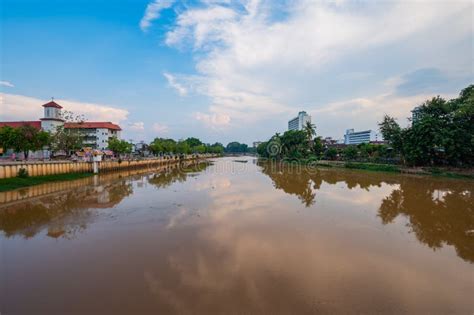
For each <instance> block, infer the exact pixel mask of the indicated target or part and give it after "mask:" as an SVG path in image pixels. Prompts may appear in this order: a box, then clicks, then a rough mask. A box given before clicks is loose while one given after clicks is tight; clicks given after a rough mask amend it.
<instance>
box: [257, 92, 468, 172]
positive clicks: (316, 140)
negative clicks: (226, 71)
mask: <svg viewBox="0 0 474 315" xmlns="http://www.w3.org/2000/svg"><path fill="white" fill-rule="evenodd" d="M415 111H416V119H415V121H411V125H410V126H409V127H406V128H402V127H400V125H399V124H398V123H397V121H396V119H395V118H393V117H390V116H388V115H386V116H385V117H384V118H383V120H382V121H381V122H380V123H379V127H380V131H381V133H382V135H383V138H384V139H385V143H384V144H372V143H362V144H359V145H347V146H345V145H334V144H328V143H326V142H325V140H323V139H322V137H320V136H317V134H316V126H315V125H314V124H311V123H309V122H308V123H306V125H305V126H304V128H303V130H289V131H286V132H284V133H283V134H280V133H276V134H275V135H274V136H272V137H271V138H270V139H269V140H268V141H266V142H263V143H261V144H260V145H259V146H258V147H257V153H258V155H259V156H261V157H265V158H272V159H276V160H280V159H289V160H308V159H309V160H312V159H315V160H319V159H326V160H345V161H363V162H376V163H400V164H404V165H409V166H442V165H451V166H472V165H474V85H470V86H468V87H467V88H465V89H463V90H462V91H461V93H460V95H459V97H457V98H455V99H452V100H445V99H443V98H441V97H439V96H437V97H434V98H432V99H430V100H427V101H425V102H424V103H423V104H421V105H420V106H418V107H416V108H415Z"/></svg>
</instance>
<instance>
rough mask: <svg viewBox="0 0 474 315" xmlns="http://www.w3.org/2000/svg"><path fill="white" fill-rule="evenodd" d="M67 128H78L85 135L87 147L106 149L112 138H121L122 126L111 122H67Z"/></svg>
mask: <svg viewBox="0 0 474 315" xmlns="http://www.w3.org/2000/svg"><path fill="white" fill-rule="evenodd" d="M64 128H65V129H76V130H78V131H79V132H80V133H81V134H82V136H83V137H84V139H83V143H84V146H85V147H91V148H93V149H99V150H104V149H106V148H107V147H108V145H109V139H110V138H113V137H115V138H117V139H120V132H121V130H122V129H121V128H120V126H118V125H116V124H113V123H111V122H99V121H97V122H89V121H85V122H78V123H65V124H64Z"/></svg>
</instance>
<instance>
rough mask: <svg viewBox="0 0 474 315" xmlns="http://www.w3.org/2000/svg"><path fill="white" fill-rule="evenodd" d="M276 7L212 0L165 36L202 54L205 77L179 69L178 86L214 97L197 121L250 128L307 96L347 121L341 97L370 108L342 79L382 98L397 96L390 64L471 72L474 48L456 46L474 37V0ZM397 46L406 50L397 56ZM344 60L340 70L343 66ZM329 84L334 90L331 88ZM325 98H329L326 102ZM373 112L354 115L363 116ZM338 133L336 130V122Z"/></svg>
mask: <svg viewBox="0 0 474 315" xmlns="http://www.w3.org/2000/svg"><path fill="white" fill-rule="evenodd" d="M273 4H274V2H273V1H257V0H249V1H245V2H243V7H242V6H240V5H238V4H235V3H231V4H226V5H221V4H220V3H219V2H214V1H206V3H204V4H203V3H201V4H200V5H199V6H197V7H192V6H189V7H185V8H184V9H183V10H181V11H180V12H179V13H178V18H177V20H176V23H175V25H174V26H173V27H172V29H171V30H170V31H169V32H168V33H167V34H166V40H165V42H166V44H167V45H169V46H172V47H177V48H180V49H187V48H188V49H190V50H191V51H193V52H194V53H195V56H196V70H197V72H198V74H197V75H192V76H189V77H186V75H183V74H180V75H176V74H173V84H175V85H179V86H180V87H181V88H182V89H184V90H186V93H192V92H194V93H198V94H203V95H205V96H208V97H209V99H210V100H211V104H210V106H209V108H208V111H207V112H199V113H197V114H196V115H195V118H196V119H198V120H200V121H203V122H205V123H206V124H207V125H209V126H214V127H215V126H225V125H229V124H230V123H231V122H232V125H233V126H234V125H235V126H246V128H248V127H250V125H249V124H250V123H254V122H256V121H258V120H261V119H267V118H271V117H274V118H279V119H280V118H281V117H286V116H288V117H291V116H292V115H294V114H295V112H297V111H298V110H300V109H305V108H304V107H303V106H302V103H301V100H302V99H303V100H304V104H318V105H317V106H318V107H317V108H313V111H314V113H317V114H318V115H319V116H318V117H317V121H324V122H329V120H330V119H337V118H335V117H333V115H331V112H330V110H329V109H330V108H333V107H334V106H335V105H334V104H337V102H341V101H340V100H341V99H342V100H344V99H356V100H359V101H358V102H357V104H359V106H366V107H367V106H368V105H367V104H368V103H364V102H362V101H361V100H362V99H361V98H360V97H357V96H355V97H354V96H350V94H351V91H343V90H342V89H341V90H338V85H339V80H345V81H354V83H358V82H357V81H359V80H371V82H372V83H371V84H372V86H371V90H372V92H371V95H367V96H366V98H367V99H368V100H373V101H374V102H375V101H378V100H380V95H381V94H387V95H388V94H390V93H392V90H391V89H389V88H388V87H387V86H384V85H383V84H384V83H383V82H384V80H385V79H387V75H386V74H385V73H384V71H385V69H387V68H388V67H389V66H391V63H392V62H393V63H399V68H400V69H395V70H394V71H401V72H402V73H404V72H410V71H413V70H415V69H417V68H422V67H438V68H441V69H443V70H447V71H449V70H456V69H461V68H464V69H466V68H469V67H466V65H469V63H470V65H471V68H470V69H472V59H470V58H471V57H470V56H471V55H472V51H470V52H466V51H464V52H462V53H461V52H460V51H463V50H459V49H457V48H456V45H455V44H456V43H458V42H460V41H462V40H465V39H466V38H469V36H472V34H473V29H472V24H471V23H472V15H471V13H472V2H470V1H454V2H432V1H390V2H364V1H362V2H357V3H355V2H351V1H337V2H334V1H312V0H308V1H303V0H302V1H295V2H291V5H289V6H288V7H287V8H281V7H280V6H277V9H276V11H278V12H276V11H274V10H275V9H272V5H273ZM275 15H278V18H276V17H275ZM281 16H283V18H281ZM433 41H436V48H434V47H433ZM394 47H396V48H397V49H400V54H397V53H393V55H390V54H391V53H392V51H393V50H394ZM375 51H376V52H377V53H374V54H375V55H374V57H372V63H370V62H369V61H367V62H366V64H368V65H369V66H371V67H373V68H372V69H364V68H357V66H358V65H359V64H358V62H359V60H358V59H362V58H363V57H365V58H367V59H369V58H370V57H366V55H368V53H369V52H371V53H373V52H375ZM402 53H403V54H402ZM394 55H396V56H394ZM454 56H455V57H454ZM358 57H360V58H358ZM350 58H352V59H350ZM384 58H386V60H384ZM376 61H377V62H378V64H377V63H376ZM339 64H340V66H339V67H340V68H339V72H334V69H336V68H335V67H336V66H337V65H339ZM394 68H395V67H394ZM341 69H343V70H341ZM344 73H347V74H345V75H344ZM471 75H472V73H471ZM389 76H390V77H393V76H394V74H393V73H391V74H389ZM381 77H382V79H380V78H381ZM330 80H332V81H331V83H328V81H330ZM170 85H171V83H170ZM328 85H330V86H331V87H332V88H333V89H334V91H329V92H328V91H326V90H325V87H326V86H328ZM334 92H335V93H334ZM341 92H342V93H347V94H346V95H341ZM442 92H443V91H440V93H442ZM331 93H333V95H332V96H331V97H332V100H331V97H328V94H331ZM303 95H304V97H303ZM322 96H324V98H325V99H329V101H324V102H318V100H319V99H320V98H321V97H322ZM426 97H427V95H418V98H412V99H409V98H405V101H407V102H411V101H412V102H415V101H416V102H418V101H419V100H420V99H422V98H426ZM395 99H396V98H395V96H393V95H392V96H391V97H387V98H384V99H383V101H384V102H386V105H385V107H384V106H382V105H380V104H379V103H374V104H373V105H371V106H372V107H373V108H378V107H379V106H381V109H382V108H384V109H388V108H389V107H390V106H397V104H399V103H397V102H398V101H396V102H395V103H393V105H391V103H390V101H394V100H395ZM363 104H366V105H363ZM407 104H408V103H407ZM414 105H415V104H413V103H412V104H410V105H406V106H414ZM325 108H326V110H324V109H325ZM404 108H405V107H404ZM381 109H380V110H379V109H377V111H378V112H380V111H381ZM317 110H320V111H317ZM394 110H396V109H394ZM360 112H362V111H360ZM364 118H365V117H362V118H361V117H355V116H354V117H353V119H355V120H360V121H361V122H362V121H364ZM335 122H337V121H335ZM347 124H348V125H350V124H352V122H346V125H347ZM373 127H374V126H372V125H371V126H367V127H366V128H373ZM329 132H331V133H333V134H334V133H335V129H331V130H330V131H329ZM337 132H339V131H337Z"/></svg>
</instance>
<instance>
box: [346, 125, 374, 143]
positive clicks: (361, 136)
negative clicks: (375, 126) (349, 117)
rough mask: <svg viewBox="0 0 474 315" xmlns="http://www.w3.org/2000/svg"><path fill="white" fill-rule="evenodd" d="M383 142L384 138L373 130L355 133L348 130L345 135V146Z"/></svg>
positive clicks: (352, 130)
mask: <svg viewBox="0 0 474 315" xmlns="http://www.w3.org/2000/svg"><path fill="white" fill-rule="evenodd" d="M381 140H383V138H382V136H381V135H379V134H378V133H376V132H375V131H373V130H364V131H354V129H347V130H346V134H345V135H344V144H346V145H348V144H361V143H370V142H379V141H381Z"/></svg>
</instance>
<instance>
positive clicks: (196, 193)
mask: <svg viewBox="0 0 474 315" xmlns="http://www.w3.org/2000/svg"><path fill="white" fill-rule="evenodd" d="M236 160H239V161H236ZM48 185H50V186H51V187H48ZM53 185H54V184H45V185H41V186H37V187H31V188H28V189H23V190H21V191H19V192H11V193H10V195H8V196H3V200H4V201H5V202H3V203H0V246H1V260H0V264H1V266H0V283H1V294H0V313H1V314H175V313H177V314H338V313H341V314H348V313H349V314H352V313H364V314H374V313H383V314H404V313H409V314H447V313H453V314H472V313H473V311H474V299H473V292H474V195H473V192H474V183H473V182H472V181H467V180H454V179H445V178H434V177H414V176H404V175H397V174H387V173H376V172H363V171H350V170H342V169H330V168H327V169H317V170H315V169H300V168H290V167H289V166H280V165H275V164H271V163H258V162H257V161H256V160H255V159H254V158H251V157H243V158H219V159H214V160H213V162H212V163H209V164H199V165H188V166H185V167H181V168H180V169H173V168H171V169H168V170H164V171H163V170H161V172H158V171H150V170H143V171H130V172H122V173H110V174H103V175H100V176H96V177H94V178H88V179H82V180H80V181H78V182H76V184H74V182H69V183H65V184H64V185H63V186H58V185H56V186H54V187H56V188H54V189H53ZM58 187H59V188H58ZM12 194H16V195H15V196H13V197H12ZM22 196H23V198H22ZM0 200H2V199H0Z"/></svg>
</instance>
